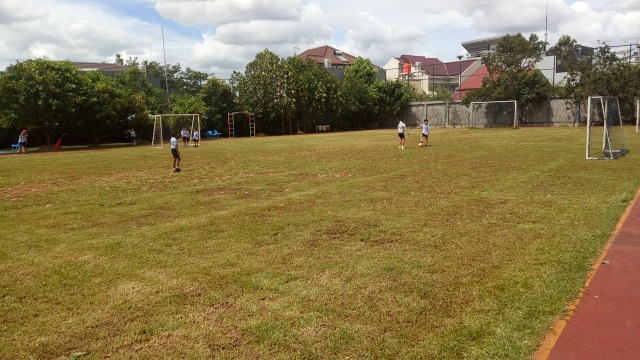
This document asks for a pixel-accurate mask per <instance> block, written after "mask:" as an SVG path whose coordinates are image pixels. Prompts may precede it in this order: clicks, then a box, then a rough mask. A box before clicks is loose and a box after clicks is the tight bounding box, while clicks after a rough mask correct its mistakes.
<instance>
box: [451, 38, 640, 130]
mask: <svg viewBox="0 0 640 360" xmlns="http://www.w3.org/2000/svg"><path fill="white" fill-rule="evenodd" d="M545 45H546V44H545V42H544V41H542V40H540V39H539V38H538V36H537V35H535V34H531V35H530V36H529V38H528V39H527V38H525V37H524V36H523V35H522V34H516V35H507V36H504V37H502V38H501V39H500V40H499V42H498V44H497V47H496V51H495V52H494V53H491V54H488V55H486V56H484V57H483V58H482V62H483V64H485V65H486V66H487V70H488V72H489V76H487V77H486V78H484V79H483V83H482V88H481V89H479V90H476V91H472V92H470V93H469V94H468V95H467V96H465V98H464V99H463V103H465V104H467V105H468V104H469V103H470V102H472V101H500V100H517V101H518V106H519V107H522V108H523V109H524V108H526V107H528V106H533V105H535V103H536V102H539V101H543V100H546V99H548V98H550V97H558V98H564V99H567V101H568V102H570V103H572V104H584V103H586V101H587V99H588V97H589V96H615V97H618V100H619V103H620V111H621V114H622V119H623V120H626V121H627V122H630V121H632V120H633V119H634V118H635V111H636V110H635V100H638V99H640V65H639V64H638V63H636V62H632V61H631V54H629V57H627V58H619V57H618V56H617V55H616V54H615V53H614V52H612V50H611V47H610V46H608V45H607V44H602V46H600V47H598V48H596V49H591V48H585V47H582V46H580V45H579V44H578V42H577V41H576V40H575V39H572V38H571V37H570V36H568V35H564V36H562V37H560V39H559V40H558V42H557V43H556V44H555V45H554V46H552V47H551V48H550V49H549V51H547V53H548V54H549V55H555V56H556V62H557V64H556V66H557V67H558V68H561V69H564V71H565V72H566V73H567V77H566V78H565V79H564V81H563V82H562V83H560V84H559V85H556V86H555V87H554V86H553V85H552V84H551V83H549V81H548V80H547V79H546V78H545V77H544V75H542V73H541V72H540V70H538V69H536V68H535V64H536V63H537V62H539V61H540V60H541V59H542V56H543V54H544V48H545ZM554 70H555V69H554ZM522 113H523V112H520V114H522Z"/></svg>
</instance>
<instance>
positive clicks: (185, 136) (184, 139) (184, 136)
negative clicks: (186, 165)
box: [180, 128, 189, 147]
mask: <svg viewBox="0 0 640 360" xmlns="http://www.w3.org/2000/svg"><path fill="white" fill-rule="evenodd" d="M180 134H181V135H182V143H183V144H184V147H187V146H189V130H187V128H182V132H180Z"/></svg>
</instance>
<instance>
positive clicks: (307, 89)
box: [283, 56, 338, 133]
mask: <svg viewBox="0 0 640 360" xmlns="http://www.w3.org/2000/svg"><path fill="white" fill-rule="evenodd" d="M283 67H284V71H285V79H286V87H285V88H286V99H287V102H286V103H285V106H286V111H287V113H286V114H285V119H286V120H288V122H289V131H290V133H291V132H292V131H293V130H292V126H291V124H292V120H295V122H296V129H297V125H304V126H305V127H309V128H312V127H313V126H315V125H316V124H317V123H321V124H323V125H331V122H332V121H331V118H332V116H331V113H332V110H333V109H335V104H334V102H333V100H334V99H335V98H336V96H337V91H338V81H337V80H336V78H335V77H333V76H332V75H331V74H330V73H329V72H327V71H326V70H325V69H324V68H323V67H321V66H318V64H317V63H316V62H314V61H313V60H311V59H307V60H306V61H303V60H301V59H300V58H298V57H297V56H292V57H289V58H287V59H286V60H284V61H283Z"/></svg>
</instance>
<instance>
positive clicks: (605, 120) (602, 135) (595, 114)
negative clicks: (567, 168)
mask: <svg viewBox="0 0 640 360" xmlns="http://www.w3.org/2000/svg"><path fill="white" fill-rule="evenodd" d="M628 151H629V150H628V149H627V142H626V140H625V138H624V128H623V127H622V117H621V115H620V105H619V103H618V98H617V97H612V96H590V97H589V101H588V102H587V159H593V160H595V159H615V158H617V157H619V156H622V155H624V154H626V153H627V152H628Z"/></svg>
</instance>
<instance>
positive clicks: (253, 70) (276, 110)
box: [231, 49, 286, 134]
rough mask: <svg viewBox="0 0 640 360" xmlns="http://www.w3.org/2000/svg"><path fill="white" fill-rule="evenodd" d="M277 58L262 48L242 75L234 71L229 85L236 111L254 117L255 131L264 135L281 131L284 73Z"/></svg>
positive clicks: (284, 102)
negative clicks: (233, 94)
mask: <svg viewBox="0 0 640 360" xmlns="http://www.w3.org/2000/svg"><path fill="white" fill-rule="evenodd" d="M281 63H282V61H281V59H280V57H278V55H276V54H275V53H273V52H271V51H269V49H265V50H263V51H262V52H260V53H258V54H256V57H255V59H254V60H253V61H251V62H250V63H248V64H247V66H246V67H245V72H244V74H241V73H239V72H237V71H234V72H233V74H232V75H231V82H232V86H233V89H234V91H236V92H237V94H238V103H239V108H240V109H242V110H245V111H251V112H253V113H254V114H255V116H256V127H257V130H259V131H262V132H265V133H267V134H277V133H281V132H282V131H279V130H282V118H283V116H284V113H285V104H286V100H285V94H286V91H285V89H284V84H285V77H284V75H285V73H284V70H283V67H282V64H281Z"/></svg>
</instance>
